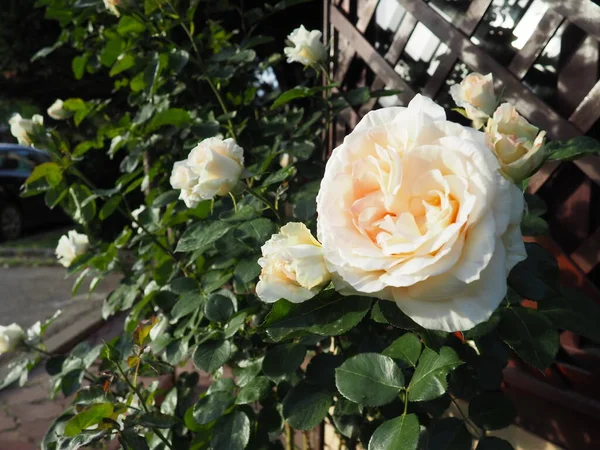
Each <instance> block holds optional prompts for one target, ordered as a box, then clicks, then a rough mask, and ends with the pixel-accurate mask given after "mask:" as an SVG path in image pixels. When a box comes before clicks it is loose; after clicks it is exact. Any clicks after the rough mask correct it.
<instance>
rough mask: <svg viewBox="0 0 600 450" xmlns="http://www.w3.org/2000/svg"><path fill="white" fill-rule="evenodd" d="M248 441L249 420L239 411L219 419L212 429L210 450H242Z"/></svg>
mask: <svg viewBox="0 0 600 450" xmlns="http://www.w3.org/2000/svg"><path fill="white" fill-rule="evenodd" d="M249 440H250V419H248V416H246V414H244V413H243V412H241V411H234V412H232V413H231V414H228V415H226V416H225V417H221V418H220V419H219V420H218V421H217V423H216V425H215V428H214V429H213V432H212V438H211V440H210V445H211V449H212V450H244V449H245V448H246V445H248V441H249Z"/></svg>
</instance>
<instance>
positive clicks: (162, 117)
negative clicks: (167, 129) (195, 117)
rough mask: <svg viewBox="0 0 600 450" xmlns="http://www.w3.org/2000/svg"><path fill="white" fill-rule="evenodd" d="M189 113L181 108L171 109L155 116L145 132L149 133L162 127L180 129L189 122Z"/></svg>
mask: <svg viewBox="0 0 600 450" xmlns="http://www.w3.org/2000/svg"><path fill="white" fill-rule="evenodd" d="M190 120H191V118H190V115H189V113H188V112H187V111H186V110H184V109H181V108H171V109H167V110H165V111H162V112H159V113H158V114H156V115H155V116H154V117H153V118H152V120H151V121H150V123H149V124H148V129H147V131H148V132H149V133H151V132H152V131H155V130H157V129H158V128H160V127H162V126H164V125H173V126H174V127H177V128H181V127H183V126H185V125H186V124H188V123H189V122H190Z"/></svg>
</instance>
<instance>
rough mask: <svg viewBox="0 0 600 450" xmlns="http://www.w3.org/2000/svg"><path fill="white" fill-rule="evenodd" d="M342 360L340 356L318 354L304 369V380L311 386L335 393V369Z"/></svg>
mask: <svg viewBox="0 0 600 450" xmlns="http://www.w3.org/2000/svg"><path fill="white" fill-rule="evenodd" d="M342 362H344V359H343V357H342V356H341V355H332V354H331V353H319V354H317V355H315V356H313V358H312V359H311V360H310V363H308V366H307V367H306V379H307V380H309V381H310V382H311V383H312V384H316V385H318V386H321V387H322V388H323V389H328V390H330V391H332V392H335V390H336V387H335V369H337V368H338V367H339V366H340V365H341V364H342Z"/></svg>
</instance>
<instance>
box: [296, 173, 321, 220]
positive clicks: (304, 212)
mask: <svg viewBox="0 0 600 450" xmlns="http://www.w3.org/2000/svg"><path fill="white" fill-rule="evenodd" d="M318 193H319V182H313V183H308V184H306V185H304V186H302V188H300V191H298V193H297V194H296V195H295V196H294V200H293V201H294V217H295V218H296V219H298V220H302V221H306V220H309V219H311V218H312V217H314V216H315V214H316V213H317V194H318Z"/></svg>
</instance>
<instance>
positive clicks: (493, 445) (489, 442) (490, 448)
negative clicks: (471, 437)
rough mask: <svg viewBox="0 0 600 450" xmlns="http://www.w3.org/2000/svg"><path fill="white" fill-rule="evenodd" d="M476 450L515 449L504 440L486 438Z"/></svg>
mask: <svg viewBox="0 0 600 450" xmlns="http://www.w3.org/2000/svg"><path fill="white" fill-rule="evenodd" d="M475 450H514V447H513V446H512V445H511V444H510V443H509V442H508V441H505V440H504V439H500V438H497V437H492V436H486V437H484V438H483V439H481V440H480V441H479V443H478V444H477V448H476V449H475Z"/></svg>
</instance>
